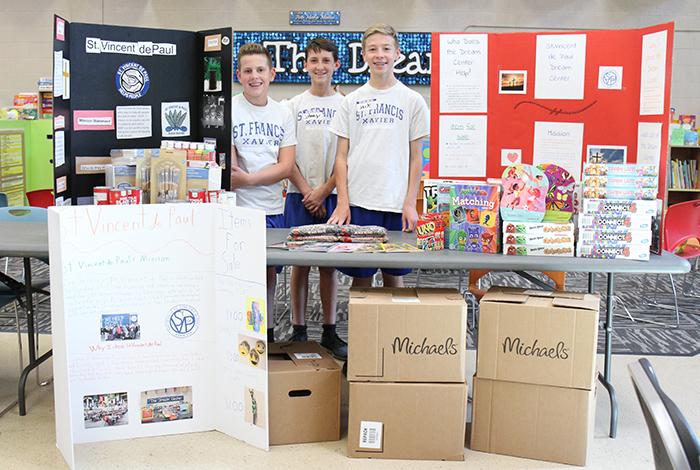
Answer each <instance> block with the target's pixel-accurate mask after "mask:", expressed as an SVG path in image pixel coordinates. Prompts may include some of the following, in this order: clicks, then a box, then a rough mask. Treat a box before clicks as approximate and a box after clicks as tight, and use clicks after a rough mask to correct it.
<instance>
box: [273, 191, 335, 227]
mask: <svg viewBox="0 0 700 470" xmlns="http://www.w3.org/2000/svg"><path fill="white" fill-rule="evenodd" d="M302 199H303V198H302V196H301V194H299V193H287V198H286V201H285V203H284V223H285V225H286V226H287V227H288V228H292V227H299V226H301V225H312V224H325V223H326V221H328V219H329V218H330V216H331V214H332V213H333V211H334V210H335V206H336V204H337V203H338V196H336V195H335V194H329V195H328V197H327V198H326V200H325V201H324V202H323V207H325V208H326V217H325V218H323V219H319V218H316V217H314V216H313V215H312V214H311V212H309V211H308V210H307V209H306V207H304V203H303V202H301V200H302Z"/></svg>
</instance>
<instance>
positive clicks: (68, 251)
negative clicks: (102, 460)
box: [49, 204, 269, 468]
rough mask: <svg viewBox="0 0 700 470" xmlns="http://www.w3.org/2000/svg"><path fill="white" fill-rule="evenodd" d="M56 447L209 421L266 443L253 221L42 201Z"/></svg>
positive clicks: (261, 224) (260, 254) (209, 209)
mask: <svg viewBox="0 0 700 470" xmlns="http://www.w3.org/2000/svg"><path fill="white" fill-rule="evenodd" d="M49 246H50V257H51V264H50V266H51V314H52V332H53V367H54V381H55V384H54V390H55V392H54V393H55V408H56V439H57V445H58V448H59V449H60V451H61V453H62V454H63V456H64V458H65V459H66V462H67V463H68V464H69V465H70V466H71V468H76V467H78V468H79V467H80V462H76V452H75V447H74V446H75V445H76V444H81V443H88V442H97V441H106V440H113V439H126V438H135V437H148V436H159V435H165V434H176V433H188V432H199V431H210V430H218V431H221V432H223V433H225V434H228V435H230V436H232V437H235V438H237V439H241V440H243V441H245V442H248V443H250V444H252V445H254V446H256V447H260V448H263V449H268V426H267V423H268V417H267V414H268V410H269V407H268V396H269V394H268V388H267V384H268V382H267V370H266V364H267V336H266V333H267V325H266V320H267V311H266V305H265V303H266V302H265V299H266V287H265V282H266V277H265V264H266V263H265V259H266V255H265V218H264V213H263V212H260V211H255V210H250V209H244V208H238V207H232V206H227V205H218V204H166V205H155V204H154V205H141V206H79V207H54V208H51V209H49Z"/></svg>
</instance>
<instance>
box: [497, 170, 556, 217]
mask: <svg viewBox="0 0 700 470" xmlns="http://www.w3.org/2000/svg"><path fill="white" fill-rule="evenodd" d="M502 183H503V197H502V198H501V217H502V218H503V220H509V221H518V222H540V221H541V220H542V219H543V218H544V214H545V210H546V198H547V193H548V191H549V180H548V179H547V177H546V176H545V174H544V172H543V171H542V170H540V169H539V168H537V167H533V166H532V165H523V164H518V165H511V166H509V167H506V169H505V170H504V171H503V177H502Z"/></svg>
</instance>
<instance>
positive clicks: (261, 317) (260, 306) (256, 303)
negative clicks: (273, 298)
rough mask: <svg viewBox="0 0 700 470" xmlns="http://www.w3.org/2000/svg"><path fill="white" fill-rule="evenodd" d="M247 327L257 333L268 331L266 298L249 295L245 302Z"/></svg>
mask: <svg viewBox="0 0 700 470" xmlns="http://www.w3.org/2000/svg"><path fill="white" fill-rule="evenodd" d="M245 311H246V325H245V326H246V328H247V329H248V330H250V331H254V332H256V333H260V332H263V333H265V332H266V331H267V326H266V325H267V324H266V322H265V320H266V318H265V317H266V315H265V314H266V312H267V309H266V308H265V300H264V299H255V298H253V297H248V298H247V299H246V302H245Z"/></svg>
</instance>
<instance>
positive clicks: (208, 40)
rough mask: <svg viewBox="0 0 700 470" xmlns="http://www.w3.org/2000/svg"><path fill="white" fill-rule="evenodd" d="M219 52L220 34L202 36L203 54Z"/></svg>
mask: <svg viewBox="0 0 700 470" xmlns="http://www.w3.org/2000/svg"><path fill="white" fill-rule="evenodd" d="M220 50H221V34H211V35H209V36H204V52H217V51H220Z"/></svg>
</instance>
